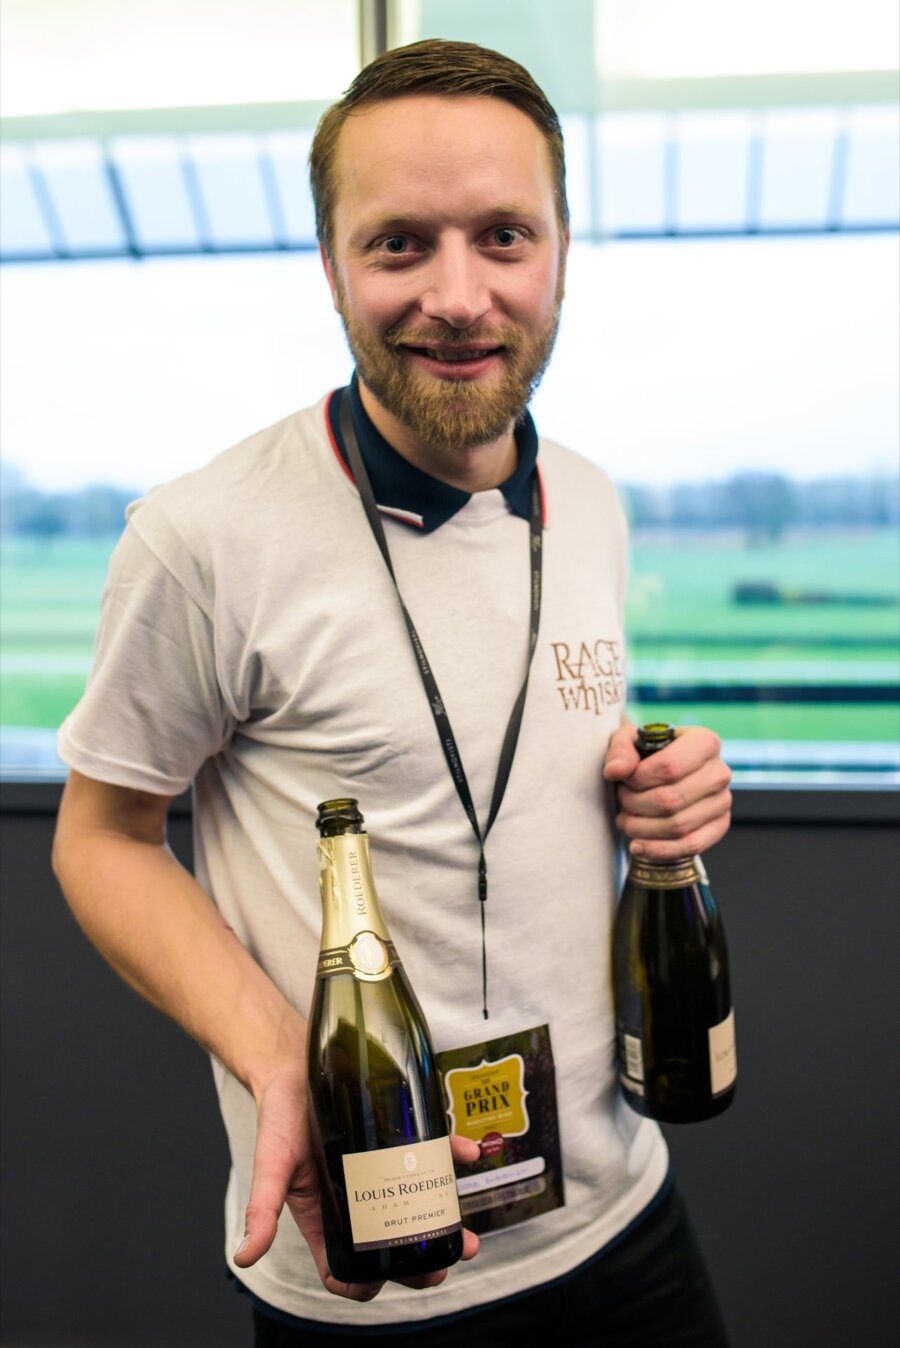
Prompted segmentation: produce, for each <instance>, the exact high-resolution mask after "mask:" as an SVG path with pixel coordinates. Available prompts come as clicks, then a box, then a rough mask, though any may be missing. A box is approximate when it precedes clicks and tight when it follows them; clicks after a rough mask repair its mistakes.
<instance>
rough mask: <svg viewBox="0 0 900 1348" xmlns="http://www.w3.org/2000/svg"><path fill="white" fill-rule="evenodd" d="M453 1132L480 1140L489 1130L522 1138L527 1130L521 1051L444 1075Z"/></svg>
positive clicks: (454, 1069)
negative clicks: (495, 1060)
mask: <svg viewBox="0 0 900 1348" xmlns="http://www.w3.org/2000/svg"><path fill="white" fill-rule="evenodd" d="M445 1085H446V1087H447V1095H448V1097H449V1100H450V1108H449V1111H448V1112H449V1114H450V1126H451V1131H452V1132H454V1133H461V1134H462V1136H463V1137H470V1138H472V1139H473V1141H475V1142H480V1141H481V1139H482V1138H483V1137H485V1136H486V1134H488V1133H500V1134H501V1135H502V1136H503V1137H521V1136H522V1134H523V1133H527V1132H528V1128H529V1121H528V1110H527V1108H526V1105H525V1097H526V1096H527V1094H528V1092H527V1091H526V1089H525V1064H524V1062H523V1060H522V1057H521V1055H520V1054H518V1053H511V1054H510V1055H509V1057H507V1058H500V1059H499V1060H498V1061H497V1062H488V1061H486V1060H484V1059H483V1060H482V1061H481V1062H480V1063H479V1064H478V1066H477V1067H454V1068H452V1069H451V1070H450V1071H449V1072H448V1073H447V1074H446V1077H445Z"/></svg>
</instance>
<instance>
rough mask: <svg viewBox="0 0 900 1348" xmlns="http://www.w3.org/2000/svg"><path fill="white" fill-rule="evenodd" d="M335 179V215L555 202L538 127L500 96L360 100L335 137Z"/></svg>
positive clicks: (536, 207) (542, 208) (536, 208)
mask: <svg viewBox="0 0 900 1348" xmlns="http://www.w3.org/2000/svg"><path fill="white" fill-rule="evenodd" d="M334 185H335V223H336V224H338V225H340V222H341V219H342V218H343V219H344V222H345V223H347V222H348V221H349V219H350V218H351V217H352V218H354V219H355V218H357V217H359V216H360V215H368V214H371V215H373V216H376V215H383V214H384V213H385V212H388V213H390V212H394V213H397V214H400V215H402V214H404V213H409V214H412V215H415V214H418V213H420V212H428V211H430V210H433V209H437V208H443V209H444V210H446V209H448V208H450V207H453V206H455V207H457V208H458V209H459V210H460V211H465V210H467V209H471V208H474V207H476V206H479V205H483V206H484V207H485V208H488V204H489V203H490V202H491V201H494V202H495V203H497V204H499V203H501V202H506V203H508V204H510V205H512V204H516V205H520V206H521V208H522V209H527V210H529V211H532V212H535V213H544V212H546V211H548V210H549V211H550V212H553V211H554V175H553V171H552V167H551V160H550V151H549V148H548V146H547V143H546V141H545V139H544V136H543V134H542V133H541V131H540V129H539V128H538V127H537V125H536V124H535V123H534V122H533V121H532V120H531V118H530V117H528V116H527V115H526V114H525V113H524V112H520V110H519V109H518V108H516V107H514V106H513V105H512V104H511V103H507V102H505V101H503V100H502V99H498V98H469V97H436V96H432V95H410V96H406V97H402V98H394V99H389V100H386V101H384V102H381V103H375V104H372V105H370V106H367V107H363V108H360V109H358V110H357V111H355V112H353V113H351V114H350V116H349V117H348V118H347V120H346V121H345V123H344V125H343V127H342V128H341V132H340V135H339V137H338V142H337V148H336V156H335V165H334Z"/></svg>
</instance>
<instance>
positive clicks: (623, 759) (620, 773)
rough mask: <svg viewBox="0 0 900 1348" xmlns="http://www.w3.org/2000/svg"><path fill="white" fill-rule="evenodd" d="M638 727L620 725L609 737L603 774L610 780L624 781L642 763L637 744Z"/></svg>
mask: <svg viewBox="0 0 900 1348" xmlns="http://www.w3.org/2000/svg"><path fill="white" fill-rule="evenodd" d="M636 739H637V729H636V727H635V726H633V725H623V726H619V729H618V730H614V731H613V733H612V734H611V735H610V737H609V744H608V745H607V747H606V757H605V758H604V761H603V776H604V777H605V778H606V780H607V781H608V782H622V781H624V780H625V778H626V777H630V776H631V774H632V773H633V772H634V770H635V769H636V768H637V766H638V764H639V763H640V761H641V760H640V757H639V755H638V751H637V748H636V747H635V745H636Z"/></svg>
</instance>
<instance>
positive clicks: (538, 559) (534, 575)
mask: <svg viewBox="0 0 900 1348" xmlns="http://www.w3.org/2000/svg"><path fill="white" fill-rule="evenodd" d="M340 422H341V435H342V436H343V440H344V447H345V449H346V451H347V459H348V461H349V464H350V471H351V472H352V473H353V478H354V481H355V482H356V487H357V490H358V491H359V495H360V500H361V501H362V504H363V508H364V510H365V512H366V518H367V519H368V521H369V526H370V528H371V530H372V533H373V535H374V537H375V542H376V543H377V544H378V549H379V551H380V553H381V555H382V557H383V558H384V564H385V566H386V567H387V569H388V572H389V574H390V577H391V580H392V581H393V582H394V589H395V590H396V592H397V599H398V601H399V603H400V610H401V612H402V614H403V620H404V622H405V623H406V630H407V631H408V633H409V639H410V643H411V645H412V648H413V652H414V654H415V657H416V663H417V664H418V667H419V674H420V675H421V678H422V683H423V685H424V688H425V693H426V696H427V698H428V705H429V706H430V708H431V714H432V716H433V717H434V724H435V727H436V729H437V733H438V739H439V740H440V742H441V748H442V749H443V751H444V757H445V759H446V760H447V766H448V768H449V769H450V776H451V777H452V778H453V782H454V785H455V786H456V791H457V794H458V796H459V799H460V801H461V802H462V807H463V809H464V810H465V812H466V815H467V817H468V820H469V823H470V824H471V826H472V832H473V833H474V834H475V839H476V841H477V843H478V898H479V901H480V902H479V907H480V910H481V980H482V994H483V1002H484V1006H483V1011H484V1018H485V1020H487V1019H488V1006H487V940H486V936H485V904H486V903H487V859H486V858H485V854H484V845H485V842H486V841H487V836H488V833H489V832H490V831H491V827H492V825H493V823H494V820H495V819H496V818H497V815H498V813H499V811H500V806H501V804H502V801H503V796H504V793H505V791H506V784H507V782H508V781H509V774H510V770H511V768H512V764H513V758H514V757H515V753H516V745H517V743H518V740H519V730H520V728H521V725H522V715H523V713H524V710H525V697H526V694H527V692H528V675H529V672H530V670H531V660H532V656H533V655H534V648H535V646H536V645H537V638H538V629H539V627H540V620H541V570H542V562H543V542H544V539H543V519H542V508H541V487H540V481H539V478H538V471H537V468H536V467H535V469H534V472H533V473H532V477H531V510H530V513H529V569H530V572H531V604H530V606H529V625H528V659H527V662H526V665H525V678H524V680H523V682H522V687H521V688H520V690H519V695H518V697H517V698H516V700H515V703H514V704H513V709H512V712H511V713H510V717H509V723H508V724H507V727H506V734H505V735H504V736H503V744H502V747H501V749H500V761H499V763H498V765H497V778H496V781H495V782H494V791H493V795H492V797H491V806H490V810H489V812H488V818H487V823H486V825H485V827H484V831H483V832H482V830H481V828H480V827H479V824H478V815H477V814H476V812H475V805H474V802H473V800H472V793H471V791H470V790H469V783H468V781H467V779H466V774H465V769H464V768H463V763H462V756H461V755H460V752H459V749H458V747H457V744H456V737H455V736H454V734H453V729H452V727H451V725H450V718H449V716H448V715H447V709H446V707H445V706H444V699H443V698H442V697H441V694H440V690H439V688H438V686H437V680H436V679H435V677H434V671H433V670H432V668H431V665H430V664H429V661H428V657H427V656H426V654H425V648H424V647H423V645H422V642H421V640H420V639H419V634H418V632H417V631H416V628H415V624H414V623H413V620H412V618H411V617H410V614H409V610H408V609H407V607H406V604H405V603H404V602H403V596H402V594H401V593H400V587H399V585H398V584H397V577H396V575H395V574H394V567H393V563H392V562H391V554H390V551H389V550H388V545H387V539H386V538H385V534H384V527H383V525H382V522H381V515H380V513H379V510H378V506H377V504H376V502H375V495H374V492H373V491H372V484H371V482H370V481H369V474H368V472H367V471H366V466H365V463H364V462H363V457H362V453H361V452H360V448H359V442H358V440H357V438H356V431H355V429H354V426H353V416H352V413H351V410H350V399H349V398H348V397H347V395H346V393H344V394H343V395H342V396H341V410H340Z"/></svg>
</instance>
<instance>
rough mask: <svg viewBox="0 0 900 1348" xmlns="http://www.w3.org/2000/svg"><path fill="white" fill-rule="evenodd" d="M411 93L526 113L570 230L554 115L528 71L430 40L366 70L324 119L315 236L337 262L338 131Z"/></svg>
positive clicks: (316, 159)
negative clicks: (543, 146) (362, 111)
mask: <svg viewBox="0 0 900 1348" xmlns="http://www.w3.org/2000/svg"><path fill="white" fill-rule="evenodd" d="M406 94H437V95H444V96H448V95H449V96H451V97H461V98H465V97H468V98H501V99H503V100H504V101H505V102H506V103H512V104H513V106H514V107H516V108H518V109H519V110H520V111H521V112H524V113H525V114H526V116H528V117H530V118H531V120H532V121H533V122H534V124H535V126H537V128H538V130H539V131H540V132H541V134H542V135H543V137H544V140H545V141H546V143H547V148H548V150H549V152H550V162H551V165H552V169H553V176H554V194H555V196H556V211H557V218H558V220H559V225H560V229H561V230H562V232H563V233H565V232H566V230H567V229H568V225H569V206H568V201H567V200H566V160H565V152H564V148H563V137H562V129H561V127H560V124H559V118H558V116H557V115H556V111H555V109H554V108H553V106H552V104H551V103H550V101H549V99H548V98H547V96H546V94H545V93H544V92H543V90H542V89H540V87H539V86H538V85H537V84H536V83H535V81H534V80H533V79H532V77H531V76H530V75H529V73H528V71H527V70H526V69H525V67H524V66H520V65H519V64H518V62H517V61H513V60H512V59H511V58H510V57H509V56H503V55H502V54H501V53H500V52H496V51H491V50H490V48H488V47H479V46H476V45H475V43H472V42H450V41H447V40H445V39H443V38H428V39H426V40H425V41H423V42H413V43H410V44H409V46H406V47H393V48H391V50H390V51H386V52H384V54H383V55H381V56H377V57H376V58H375V60H374V61H371V62H370V63H369V65H367V66H365V67H364V68H363V69H362V70H361V71H360V72H359V74H358V75H357V76H356V79H355V80H354V81H353V83H352V84H351V85H350V87H349V89H347V90H346V91H345V93H344V96H343V98H341V99H340V101H339V102H337V103H334V104H333V105H332V106H331V107H330V108H329V109H328V110H327V112H325V114H324V115H323V117H322V119H321V121H320V122H319V125H318V127H317V128H316V134H315V137H314V139H313V143H312V149H311V150H310V154H309V172H310V182H311V185H312V194H313V202H314V203H315V208H316V234H317V236H318V238H319V241H320V243H321V244H322V245H323V247H324V249H325V252H326V253H327V255H328V257H329V258H331V259H332V260H333V243H334V228H333V227H334V198H335V183H334V176H333V173H332V168H333V165H334V158H335V150H336V147H337V141H338V136H339V135H340V133H341V128H342V127H343V125H344V122H345V121H346V120H347V118H348V117H349V116H350V114H351V113H352V112H353V111H354V110H355V109H356V108H359V107H362V106H364V105H367V104H372V103H381V102H384V101H386V100H387V99H391V98H401V97H403V96H404V95H406Z"/></svg>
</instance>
